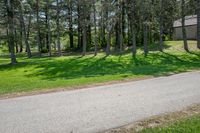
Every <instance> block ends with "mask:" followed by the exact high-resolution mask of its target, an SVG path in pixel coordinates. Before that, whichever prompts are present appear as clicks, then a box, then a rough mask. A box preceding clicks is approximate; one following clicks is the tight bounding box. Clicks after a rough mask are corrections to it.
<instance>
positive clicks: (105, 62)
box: [0, 53, 200, 80]
mask: <svg viewBox="0 0 200 133" xmlns="http://www.w3.org/2000/svg"><path fill="white" fill-rule="evenodd" d="M30 66H32V67H33V68H32V70H29V71H33V72H31V74H30V73H29V74H27V75H25V76H26V77H37V76H39V77H41V79H43V80H57V79H78V78H89V77H101V76H106V75H113V76H115V75H122V77H128V76H132V75H135V76H137V75H146V76H148V75H152V76H160V75H167V74H168V73H171V72H173V73H178V72H183V71H186V70H188V69H197V68H200V58H198V56H190V55H189V54H182V55H180V56H176V55H173V54H170V53H151V54H149V55H148V56H147V57H144V56H143V55H138V56H134V57H131V56H130V55H120V56H109V57H107V56H102V57H100V56H97V57H95V56H92V57H88V56H87V57H72V58H61V59H59V58H56V59H55V58H51V59H49V58H43V59H31V61H30V62H27V63H19V64H18V65H16V66H9V65H0V71H6V70H11V69H17V68H22V67H24V68H27V69H28V67H30Z"/></svg>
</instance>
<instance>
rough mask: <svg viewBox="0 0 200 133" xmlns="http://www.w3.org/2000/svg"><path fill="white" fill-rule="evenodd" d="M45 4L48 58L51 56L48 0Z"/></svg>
mask: <svg viewBox="0 0 200 133" xmlns="http://www.w3.org/2000/svg"><path fill="white" fill-rule="evenodd" d="M46 4H47V11H46V13H47V14H46V15H47V16H46V17H47V29H48V32H47V36H48V37H47V45H48V50H49V56H51V55H52V53H51V26H50V17H49V0H46Z"/></svg>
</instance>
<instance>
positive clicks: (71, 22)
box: [68, 0, 74, 48]
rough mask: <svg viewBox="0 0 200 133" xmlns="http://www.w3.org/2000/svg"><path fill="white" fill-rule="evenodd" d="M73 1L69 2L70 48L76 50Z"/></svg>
mask: <svg viewBox="0 0 200 133" xmlns="http://www.w3.org/2000/svg"><path fill="white" fill-rule="evenodd" d="M72 7H73V5H72V0H69V3H68V17H69V40H70V48H74V33H73V32H74V31H73V21H72V20H73V19H72V17H73V16H72Z"/></svg>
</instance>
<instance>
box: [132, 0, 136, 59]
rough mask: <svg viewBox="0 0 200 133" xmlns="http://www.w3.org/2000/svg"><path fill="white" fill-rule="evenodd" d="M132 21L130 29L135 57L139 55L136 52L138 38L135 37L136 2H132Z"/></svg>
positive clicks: (133, 0)
mask: <svg viewBox="0 0 200 133" xmlns="http://www.w3.org/2000/svg"><path fill="white" fill-rule="evenodd" d="M131 3H132V4H131V7H130V8H131V20H130V24H131V25H130V27H131V35H132V36H131V38H132V39H131V40H132V41H131V42H132V55H133V56H135V55H136V53H137V50H136V36H135V0H132V1H131Z"/></svg>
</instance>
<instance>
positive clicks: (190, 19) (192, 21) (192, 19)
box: [173, 15, 197, 28]
mask: <svg viewBox="0 0 200 133" xmlns="http://www.w3.org/2000/svg"><path fill="white" fill-rule="evenodd" d="M181 21H182V19H178V20H176V21H174V24H173V27H174V28H176V27H181V26H182V23H181ZM191 25H197V15H191V16H186V17H185V26H191Z"/></svg>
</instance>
